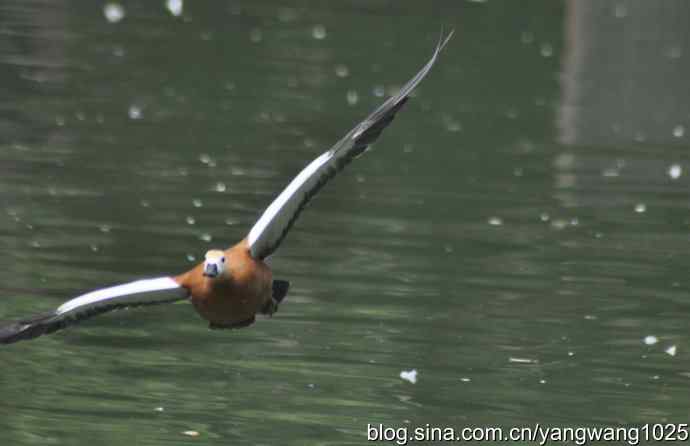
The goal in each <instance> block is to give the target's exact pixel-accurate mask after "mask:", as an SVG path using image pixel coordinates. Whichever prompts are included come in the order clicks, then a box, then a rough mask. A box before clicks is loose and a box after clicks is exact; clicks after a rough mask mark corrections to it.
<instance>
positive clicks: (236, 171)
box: [230, 167, 247, 177]
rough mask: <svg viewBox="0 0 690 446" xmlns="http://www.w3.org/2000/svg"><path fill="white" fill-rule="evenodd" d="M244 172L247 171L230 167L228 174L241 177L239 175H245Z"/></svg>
mask: <svg viewBox="0 0 690 446" xmlns="http://www.w3.org/2000/svg"><path fill="white" fill-rule="evenodd" d="M246 174H247V172H246V171H245V170H244V169H242V168H240V167H232V168H230V175H232V176H235V177H241V176H243V175H246Z"/></svg>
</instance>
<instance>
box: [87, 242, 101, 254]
mask: <svg viewBox="0 0 690 446" xmlns="http://www.w3.org/2000/svg"><path fill="white" fill-rule="evenodd" d="M89 249H90V250H91V251H92V252H98V251H99V249H100V248H99V247H98V245H96V244H93V243H92V244H90V245H89Z"/></svg>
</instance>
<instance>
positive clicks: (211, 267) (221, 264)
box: [204, 249, 227, 279]
mask: <svg viewBox="0 0 690 446" xmlns="http://www.w3.org/2000/svg"><path fill="white" fill-rule="evenodd" d="M226 268H227V264H226V260H225V253H224V252H223V251H221V250H219V249H212V250H210V251H208V252H207V253H206V255H205V256H204V276H206V277H210V278H212V279H213V278H216V277H220V276H222V275H224V274H225V273H226V271H227V270H226Z"/></svg>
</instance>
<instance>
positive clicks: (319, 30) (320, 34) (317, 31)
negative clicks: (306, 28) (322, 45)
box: [311, 24, 327, 40]
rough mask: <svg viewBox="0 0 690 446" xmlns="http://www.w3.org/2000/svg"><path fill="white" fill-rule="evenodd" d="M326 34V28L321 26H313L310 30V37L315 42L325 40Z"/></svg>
mask: <svg viewBox="0 0 690 446" xmlns="http://www.w3.org/2000/svg"><path fill="white" fill-rule="evenodd" d="M326 34H327V33H326V27H325V26H323V25H321V24H319V25H314V27H313V28H312V29H311V36H312V37H313V38H315V39H317V40H323V39H325V38H326Z"/></svg>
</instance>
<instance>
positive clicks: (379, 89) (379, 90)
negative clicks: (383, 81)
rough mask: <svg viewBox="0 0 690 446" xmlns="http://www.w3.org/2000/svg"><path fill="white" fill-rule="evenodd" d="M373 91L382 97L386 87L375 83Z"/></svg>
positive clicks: (378, 96) (375, 94)
mask: <svg viewBox="0 0 690 446" xmlns="http://www.w3.org/2000/svg"><path fill="white" fill-rule="evenodd" d="M371 92H372V93H373V95H374V96H376V97H377V98H382V97H383V95H384V94H386V88H385V87H384V86H383V85H375V86H374V88H373V90H372V91H371Z"/></svg>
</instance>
